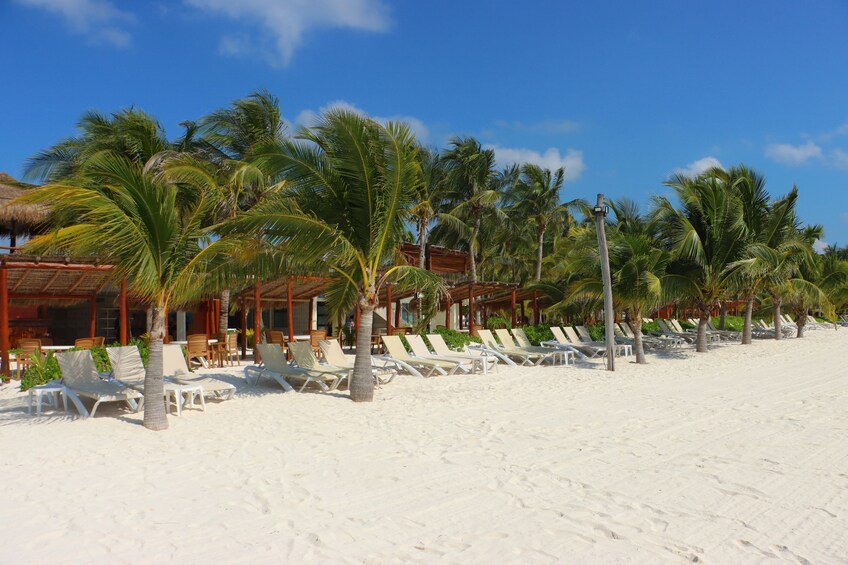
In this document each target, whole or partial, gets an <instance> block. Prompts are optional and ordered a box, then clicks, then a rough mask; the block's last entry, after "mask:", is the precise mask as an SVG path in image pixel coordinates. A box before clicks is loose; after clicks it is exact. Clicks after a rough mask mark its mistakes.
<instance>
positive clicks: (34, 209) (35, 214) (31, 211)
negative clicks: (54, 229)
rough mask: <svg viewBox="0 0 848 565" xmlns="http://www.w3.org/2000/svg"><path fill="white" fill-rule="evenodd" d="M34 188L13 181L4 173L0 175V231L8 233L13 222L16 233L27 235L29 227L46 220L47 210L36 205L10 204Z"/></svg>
mask: <svg viewBox="0 0 848 565" xmlns="http://www.w3.org/2000/svg"><path fill="white" fill-rule="evenodd" d="M33 188H35V186H34V185H31V184H26V183H23V182H20V181H18V180H15V179H14V178H12V177H11V176H10V175H7V174H6V173H0V222H2V224H3V225H2V226H0V230H2V231H3V232H5V233H8V232H9V231H10V230H11V224H12V222H15V224H16V226H15V227H16V229H15V231H16V232H18V233H28V232H29V231H30V229H29V228H30V227H31V226H34V225H37V224H39V223H41V222H43V221H44V220H46V219H47V215H48V210H47V208H45V207H44V206H41V205H38V204H12V203H11V202H12V200H14V199H15V198H17V197H18V196H22V195H24V194H26V193H27V191H28V190H31V189H33Z"/></svg>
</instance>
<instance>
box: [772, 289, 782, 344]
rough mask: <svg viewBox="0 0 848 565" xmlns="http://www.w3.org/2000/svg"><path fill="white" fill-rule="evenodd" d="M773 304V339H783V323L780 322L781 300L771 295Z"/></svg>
mask: <svg viewBox="0 0 848 565" xmlns="http://www.w3.org/2000/svg"><path fill="white" fill-rule="evenodd" d="M772 301H773V302H774V339H783V323H782V322H781V320H780V305H781V302H782V301H781V300H780V298H778V297H777V296H775V295H772Z"/></svg>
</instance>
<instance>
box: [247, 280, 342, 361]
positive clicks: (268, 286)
mask: <svg viewBox="0 0 848 565" xmlns="http://www.w3.org/2000/svg"><path fill="white" fill-rule="evenodd" d="M332 280H333V279H331V278H328V277H306V276H299V277H295V276H291V277H284V278H281V279H276V280H273V281H256V282H255V283H254V284H253V286H252V287H249V288H247V289H245V290H244V291H242V292H241V293H240V294H238V296H237V297H236V300H237V301H238V303H239V306H240V309H241V330H242V335H246V334H247V308H248V307H252V308H253V310H254V312H255V313H257V312H260V311H261V309H262V304H263V303H266V304H267V303H280V302H282V303H285V304H286V311H287V317H288V320H287V321H288V328H287V329H288V334H289V340H290V341H294V315H293V312H294V305H295V303H303V302H307V303H308V304H309V316H308V319H309V330H310V331H311V330H312V329H313V328H312V308H313V304H314V301H313V298H315V297H316V296H320V295H322V294H324V290H325V288H326V287H327V284H328V283H329V282H330V281H332ZM261 332H262V327H261V317H260V316H259V315H258V314H254V316H253V335H254V339H257V340H258V336H259V334H260V333H261ZM246 354H247V340H246V339H243V340H242V355H246Z"/></svg>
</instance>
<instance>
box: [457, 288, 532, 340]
mask: <svg viewBox="0 0 848 565" xmlns="http://www.w3.org/2000/svg"><path fill="white" fill-rule="evenodd" d="M516 288H517V285H515V284H513V283H504V282H484V281H477V282H471V281H462V282H458V283H455V284H454V285H453V286H451V287H450V288H449V289H448V294H447V297H446V300H445V313H446V315H445V327H446V328H447V329H450V309H451V306H452V305H453V304H454V303H459V306H460V312H461V311H462V303H463V302H464V301H465V300H468V324H469V330H471V331H472V332H473V330H474V327H473V325H474V314H475V311H474V305H475V301H477V300H478V299H480V298H482V297H486V296H491V295H493V294H502V293H504V292H512V291H514V290H515V289H516ZM459 324H460V329H462V316H461V315H460V317H459Z"/></svg>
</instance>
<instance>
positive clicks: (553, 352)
mask: <svg viewBox="0 0 848 565" xmlns="http://www.w3.org/2000/svg"><path fill="white" fill-rule="evenodd" d="M495 334H497V336H498V339H500V340H501V345H503V348H504V351H512V352H519V351H520V352H522V353H521V354H522V355H524V356H525V357H524V359H525V360H526V361H522V365H530V364H532V365H541V364H542V363H544V362H545V361H550V362H551V364H552V365H556V364H557V361H559V362H560V363H561V364H563V365H567V364H568V352H567V351H563V350H561V349H551V348H550V347H533V346H530V347H521V346H519V345H518V344H517V343H515V340H513V339H512V335H511V334H510V333H509V330H507V329H504V328H500V329H497V330H495ZM510 356H513V354H512V353H510ZM514 356H515V357H518V355H517V354H516V355H514Z"/></svg>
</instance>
